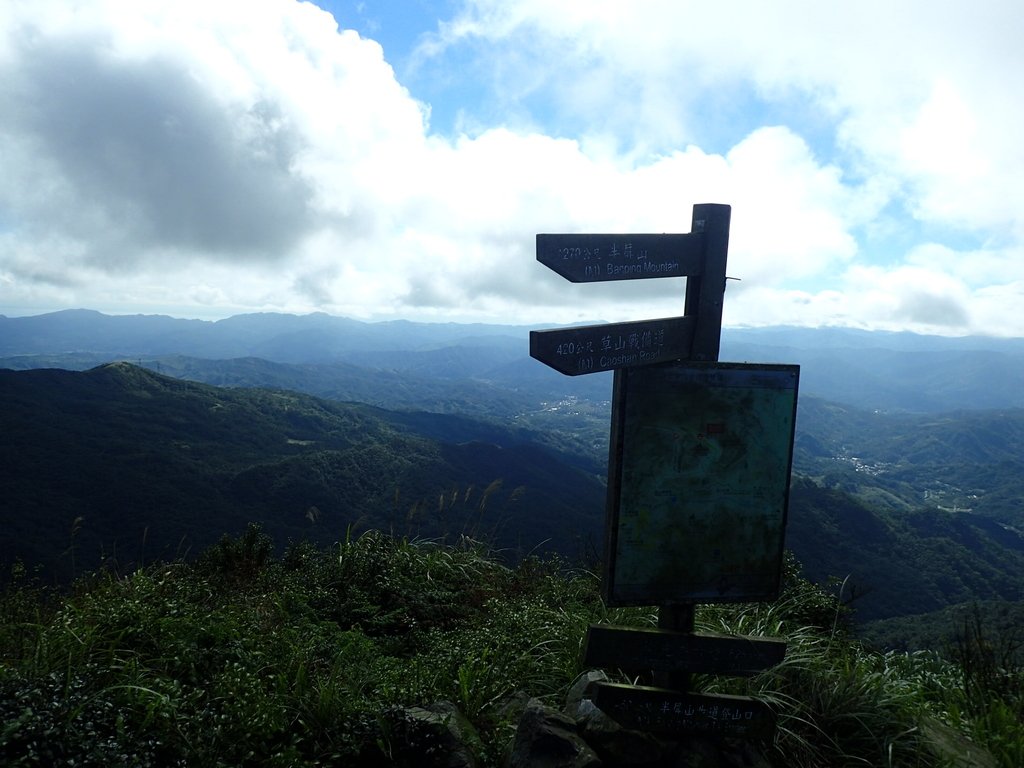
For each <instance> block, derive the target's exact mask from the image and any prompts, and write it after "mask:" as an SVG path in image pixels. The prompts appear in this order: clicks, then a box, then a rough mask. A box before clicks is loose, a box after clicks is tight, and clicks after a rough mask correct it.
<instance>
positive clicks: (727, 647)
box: [583, 624, 786, 676]
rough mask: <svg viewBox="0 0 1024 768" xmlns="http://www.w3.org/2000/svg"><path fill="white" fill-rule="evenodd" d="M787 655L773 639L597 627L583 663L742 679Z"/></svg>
mask: <svg viewBox="0 0 1024 768" xmlns="http://www.w3.org/2000/svg"><path fill="white" fill-rule="evenodd" d="M785 655H786V643H785V641H784V640H776V639H772V638H764V637H745V636H743V635H718V634H709V633H691V632H674V631H671V630H667V629H653V628H647V627H615V626H609V625H606V624H595V625H594V626H592V627H591V628H590V630H589V631H588V632H587V647H586V651H585V653H584V659H583V663H584V664H585V665H587V666H588V667H616V668H619V669H626V670H636V671H640V670H647V669H650V670H654V671H657V672H700V673H704V672H707V673H712V674H720V675H737V676H743V675H754V674H757V673H758V672H760V671H762V670H764V669H768V668H769V667H772V666H774V665H776V664H778V663H779V662H780V661H782V659H783V658H784V657H785Z"/></svg>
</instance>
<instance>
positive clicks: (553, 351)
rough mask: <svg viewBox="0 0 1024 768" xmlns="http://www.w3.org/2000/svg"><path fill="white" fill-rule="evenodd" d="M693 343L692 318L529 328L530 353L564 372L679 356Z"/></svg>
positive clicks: (607, 368)
mask: <svg viewBox="0 0 1024 768" xmlns="http://www.w3.org/2000/svg"><path fill="white" fill-rule="evenodd" d="M692 344H693V318H689V317H667V318H665V319H663V320H641V321H639V322H635V323H616V324H614V325H580V326H576V327H573V328H556V329H554V330H550V331H530V357H533V358H534V359H536V360H540V361H541V362H542V363H544V364H545V365H548V366H550V367H552V368H554V369H555V370H556V371H558V372H559V373H564V374H566V375H567V376H577V375H579V374H581V373H597V372H599V371H611V370H614V369H615V368H622V367H623V366H626V365H643V364H650V363H660V362H665V361H667V360H678V359H679V358H680V357H684V356H686V355H687V354H688V353H689V351H690V346H691V345H692Z"/></svg>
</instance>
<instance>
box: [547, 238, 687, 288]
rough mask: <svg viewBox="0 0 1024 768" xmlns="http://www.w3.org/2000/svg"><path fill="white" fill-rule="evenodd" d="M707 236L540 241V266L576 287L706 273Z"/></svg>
mask: <svg viewBox="0 0 1024 768" xmlns="http://www.w3.org/2000/svg"><path fill="white" fill-rule="evenodd" d="M703 248H704V234H703V233H702V232H691V233H690V234H686V235H537V261H539V262H540V263H541V264H543V265H544V266H546V267H550V268H551V269H553V270H554V271H555V272H557V273H558V274H560V275H561V276H562V277H564V278H565V279H566V280H570V281H572V282H574V283H596V282H603V281H605V280H638V279H643V278H649V277H683V276H685V275H697V274H700V272H701V266H702V256H703Z"/></svg>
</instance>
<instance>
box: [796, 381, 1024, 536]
mask: <svg viewBox="0 0 1024 768" xmlns="http://www.w3.org/2000/svg"><path fill="white" fill-rule="evenodd" d="M794 465H795V467H796V469H797V470H798V471H799V472H801V473H802V474H805V475H808V476H811V477H816V478H817V479H818V480H819V481H820V482H822V483H823V484H824V485H827V486H829V487H833V488H839V489H842V490H845V491H847V492H849V493H851V494H854V495H856V496H857V497H859V498H861V499H862V500H864V501H866V502H868V503H869V504H871V505H872V506H877V507H879V508H882V509H890V510H893V511H910V510H914V509H918V508H922V507H927V508H931V509H945V510H948V511H958V512H970V513H973V514H976V515H982V516H985V517H990V518H993V519H995V520H999V521H1000V522H1003V523H1005V524H1007V525H1011V526H1013V527H1015V528H1018V529H1020V530H1024V409H1020V408H1017V409H1003V410H996V411H957V412H953V413H947V414H941V415H923V414H887V413H880V412H877V411H876V412H870V411H863V410H858V409H855V408H851V407H848V406H842V405H837V404H835V403H829V402H826V401H823V400H819V399H816V398H812V397H803V396H801V398H800V406H799V413H798V416H797V440H796V454H795V457H794Z"/></svg>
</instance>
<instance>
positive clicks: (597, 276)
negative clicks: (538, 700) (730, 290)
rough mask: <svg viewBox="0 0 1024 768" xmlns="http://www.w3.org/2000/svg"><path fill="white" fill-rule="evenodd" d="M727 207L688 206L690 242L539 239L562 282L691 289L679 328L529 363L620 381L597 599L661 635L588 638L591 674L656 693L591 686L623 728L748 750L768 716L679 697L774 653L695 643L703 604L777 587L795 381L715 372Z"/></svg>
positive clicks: (545, 334)
mask: <svg viewBox="0 0 1024 768" xmlns="http://www.w3.org/2000/svg"><path fill="white" fill-rule="evenodd" d="M730 216H731V208H730V207H729V206H728V205H717V204H704V205H695V206H694V207H693V219H692V223H691V231H690V232H689V233H687V234H666V235H651V234H643V235H619V234H615V235H611V234H600V235H546V234H542V235H537V260H538V261H540V262H541V263H542V264H544V265H545V266H547V267H549V268H551V269H553V270H554V271H555V272H557V273H558V274H559V275H561V276H562V277H564V278H566V279H567V280H570V281H572V282H598V281H607V280H632V279H642V278H660V277H684V276H685V277H686V278H687V281H686V303H685V308H684V314H683V316H681V317H673V318H664V319H661V320H645V321H639V322H632V323H619V324H612V325H591V326H583V327H577V328H562V329H553V330H546V331H532V332H531V333H530V355H531V356H532V357H534V358H536V359H537V360H540V361H541V362H543V363H545V364H546V365H549V366H551V367H552V368H554V369H555V370H557V371H560V372H561V373H564V374H567V375H570V376H575V375H580V374H587V373H596V372H598V371H608V370H613V371H614V377H615V378H614V386H613V395H612V399H613V405H612V425H611V436H610V437H611V439H610V447H609V471H608V512H607V521H608V522H607V536H606V545H605V554H606V557H605V574H604V580H603V582H604V584H603V587H604V593H605V599H606V601H607V602H608V604H610V605H658V606H659V611H658V629H648V630H643V629H637V628H633V627H609V626H594V627H591V629H590V631H589V632H588V636H587V647H586V652H585V661H586V663H587V664H588V665H592V666H614V667H617V668H620V669H625V670H635V671H639V672H642V671H653V673H654V681H655V683H656V684H657V685H658V686H660V687H657V688H644V687H640V686H615V685H611V684H607V683H603V684H598V685H597V687H596V694H595V703H596V704H597V706H599V707H601V708H602V709H604V710H605V711H606V712H607V714H609V715H610V716H612V717H613V718H615V719H616V720H618V721H619V722H620V723H622V724H623V725H625V726H627V727H640V728H646V729H648V730H652V731H657V732H662V733H705V734H717V735H744V734H745V735H755V734H763V733H766V732H770V730H771V728H772V719H771V713H770V712H769V711H768V710H767V708H766V707H765V706H764V705H763V704H761V703H759V702H756V701H754V700H751V699H748V698H744V697H714V696H697V695H694V694H689V693H686V689H687V688H688V687H689V675H690V673H692V672H710V673H717V674H731V675H749V674H754V673H756V672H758V671H760V670H762V669H766V668H767V667H770V666H772V665H774V664H776V663H778V662H779V661H780V660H781V659H782V657H783V655H784V654H785V643H784V642H782V641H778V640H766V639H763V638H750V637H740V636H725V635H708V634H699V633H695V632H694V607H695V605H696V603H698V602H719V601H738V600H743V601H753V600H768V599H773V598H774V597H775V595H776V594H777V591H778V588H779V581H780V574H781V567H782V542H783V532H784V528H785V518H786V506H787V503H788V493H789V474H790V469H791V464H792V446H793V427H794V423H795V413H796V393H797V380H798V378H799V369H798V368H797V367H796V366H783V365H772V366H767V365H760V366H750V365H739V364H719V363H718V362H717V361H718V354H719V346H720V341H721V330H722V305H723V300H724V295H725V281H726V277H725V269H726V260H727V252H728V247H729V224H730Z"/></svg>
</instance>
